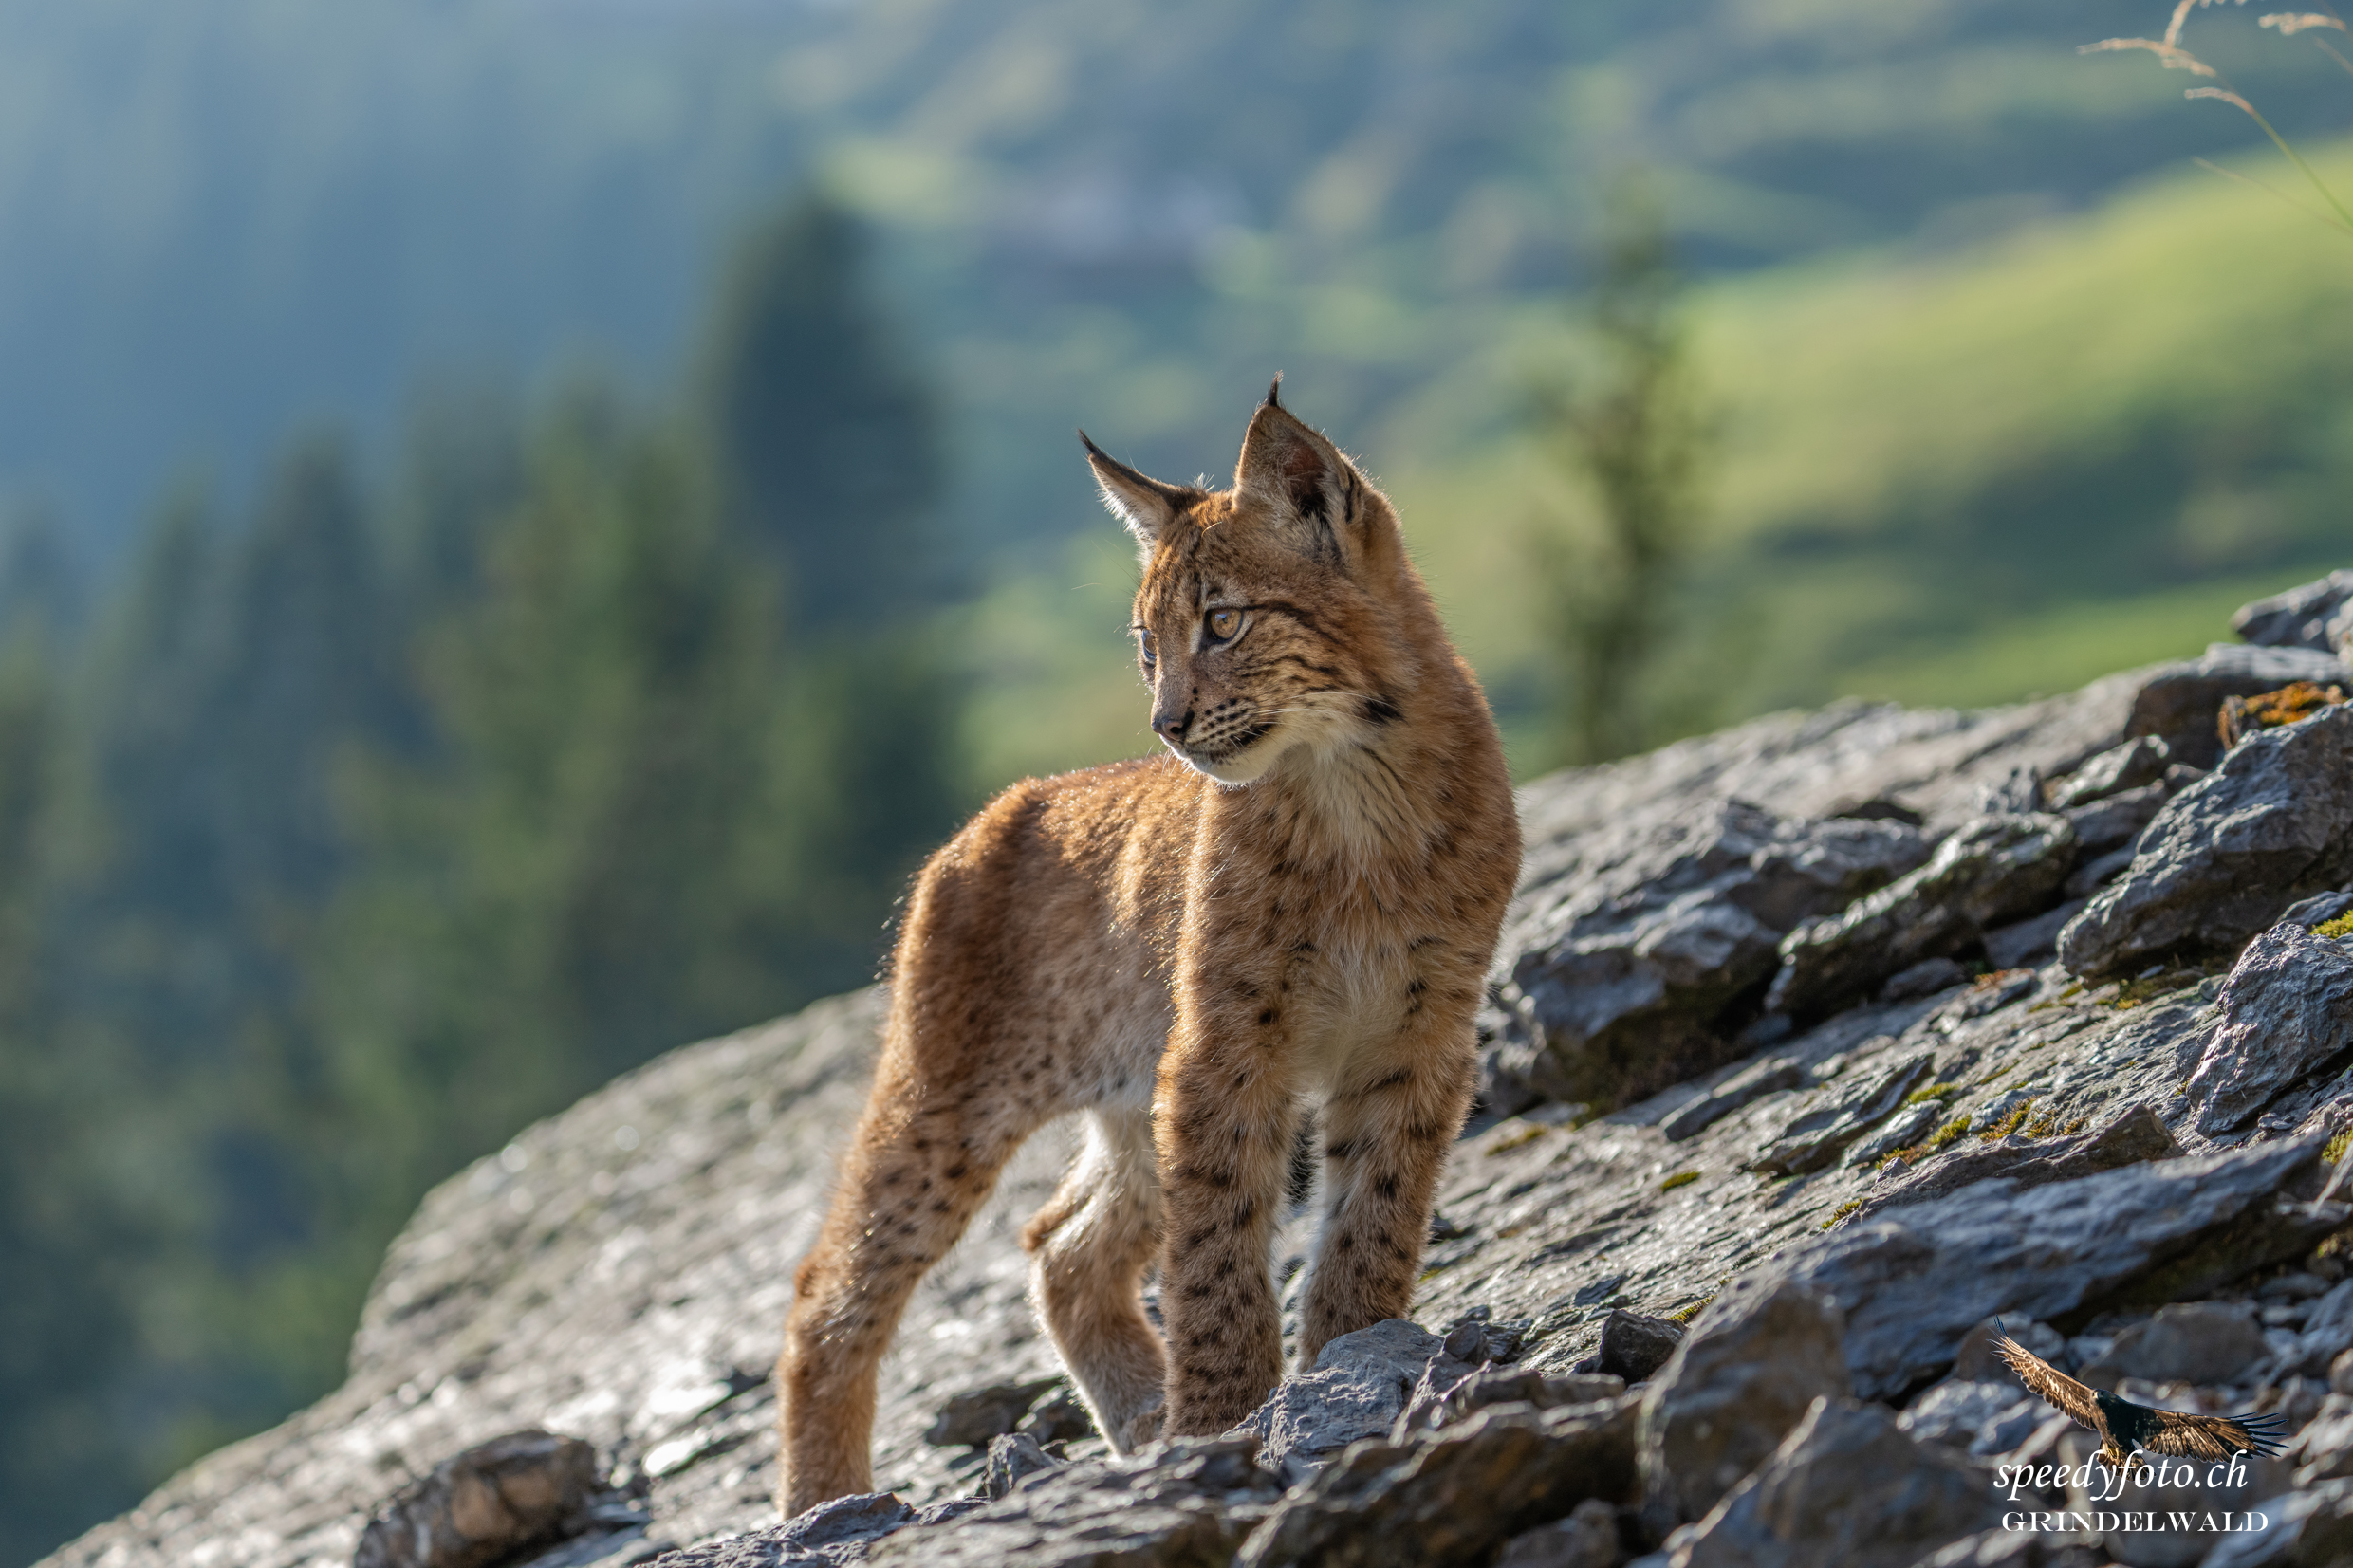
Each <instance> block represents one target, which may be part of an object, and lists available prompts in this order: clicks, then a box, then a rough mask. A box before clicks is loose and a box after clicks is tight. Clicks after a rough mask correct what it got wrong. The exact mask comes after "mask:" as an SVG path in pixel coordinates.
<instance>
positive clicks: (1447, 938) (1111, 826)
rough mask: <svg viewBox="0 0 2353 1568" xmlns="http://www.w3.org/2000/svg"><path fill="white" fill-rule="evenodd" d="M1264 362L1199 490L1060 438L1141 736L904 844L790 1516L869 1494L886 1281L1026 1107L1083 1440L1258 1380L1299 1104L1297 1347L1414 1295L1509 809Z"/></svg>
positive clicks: (831, 1250)
mask: <svg viewBox="0 0 2353 1568" xmlns="http://www.w3.org/2000/svg"><path fill="white" fill-rule="evenodd" d="M1279 391H1280V383H1279V381H1278V383H1277V386H1276V389H1275V390H1274V391H1269V393H1268V395H1267V398H1266V401H1265V402H1264V403H1263V404H1262V405H1261V406H1260V407H1259V409H1258V410H1257V412H1256V414H1255V415H1253V416H1252V418H1251V423H1250V429H1249V432H1248V434H1246V435H1245V437H1244V439H1243V443H1242V453H1241V460H1240V462H1239V464H1238V465H1237V467H1236V469H1235V472H1234V480H1233V488H1232V489H1230V490H1219V491H1211V490H1206V489H1199V488H1195V487H1191V486H1182V485H1170V484H1163V483H1161V482H1160V481H1158V480H1155V479H1148V478H1146V477H1145V476H1144V475H1142V474H1140V473H1139V472H1137V471H1136V470H1133V469H1130V468H1127V467H1125V466H1124V465H1122V464H1120V463H1117V462H1114V461H1113V460H1112V459H1111V458H1109V457H1107V456H1105V455H1104V454H1103V453H1102V451H1101V450H1100V449H1098V448H1097V447H1096V446H1095V444H1094V443H1093V442H1092V441H1087V442H1086V451H1087V458H1088V461H1089V463H1090V464H1091V465H1092V467H1093V470H1094V473H1095V478H1096V480H1097V482H1098V484H1099V485H1100V486H1101V488H1102V496H1103V500H1104V502H1105V504H1106V505H1107V506H1108V507H1110V509H1111V510H1112V511H1113V512H1114V513H1115V514H1116V515H1117V516H1118V517H1119V518H1120V519H1121V521H1123V522H1124V523H1125V524H1126V525H1127V527H1128V529H1129V530H1130V531H1131V532H1132V533H1133V534H1134V535H1135V537H1136V540H1137V543H1138V544H1139V546H1140V548H1141V553H1142V557H1143V582H1142V586H1141V588H1140V589H1139V591H1138V593H1137V595H1136V605H1135V621H1136V623H1135V627H1134V631H1135V634H1136V637H1137V655H1138V658H1139V663H1140V664H1141V667H1142V671H1143V676H1144V679H1145V681H1146V682H1147V683H1148V684H1149V685H1150V687H1151V689H1152V729H1153V730H1154V732H1155V733H1156V734H1158V736H1159V738H1160V740H1161V741H1162V742H1163V743H1165V745H1166V747H1167V750H1168V752H1169V753H1171V754H1170V755H1165V756H1155V757H1153V758H1151V759H1149V760H1139V761H1134V762H1126V763H1117V764H1113V765H1111V766H1106V767H1097V768H1090V769H1088V770H1086V771H1084V772H1079V773H1068V774H1064V775H1062V776H1060V777H1058V778H1051V779H1043V780H1037V779H1033V780H1028V781H1025V782H1023V783H1021V784H1015V785H1014V786H1013V787H1011V788H1010V789H1009V790H1007V791H1006V792H1005V793H1004V794H1003V795H1001V796H999V797H998V798H997V799H996V801H995V802H992V803H991V805H989V806H988V807H987V809H985V810H983V811H982V812H981V813H980V815H979V816H977V817H975V818H973V821H971V822H970V823H968V824H967V825H966V826H965V828H964V829H963V831H962V832H960V833H958V834H957V835H956V836H955V837H954V839H951V840H950V841H949V843H948V845H947V846H946V847H945V848H943V849H941V850H940V851H939V852H938V853H937V854H936V855H935V856H934V857H933V858H932V859H931V861H930V863H929V864H928V865H926V866H925V867H924V868H923V871H922V873H921V875H920V876H918V877H917V880H916V883H915V887H914V890H913V892H912V893H911V894H910V895H909V897H908V901H907V905H906V908H905V912H904V915H903V919H902V923H901V927H900V934H899V945H898V950H897V952H896V955H895V957H894V959H893V968H892V970H891V1005H890V1014H889V1022H888V1024H886V1025H885V1027H884V1031H883V1041H882V1050H881V1058H880V1063H879V1064H878V1066H877V1069H876V1072H875V1079H874V1086H873V1089H872V1091H871V1094H870V1097H869V1098H868V1100H867V1102H866V1108H865V1112H864V1115H863V1116H862V1119H861V1120H860V1122H859V1124H858V1127H857V1130H856V1132H855V1134H853V1136H852V1139H851V1142H850V1145H849V1148H848V1150H847V1152H846V1153H844V1155H843V1161H842V1169H841V1178H840V1185H839V1188H838V1190H836V1192H835V1195H834V1198H833V1204H832V1208H831V1209H830V1211H829V1212H828V1214H827V1216H826V1218H825V1221H824V1227H823V1229H822V1230H821V1232H820V1234H819V1237H818V1240H817V1243H816V1245H815V1247H814V1249H813V1250H812V1251H811V1252H810V1253H809V1255H808V1257H807V1258H806V1260H804V1261H803V1263H802V1264H801V1266H800V1270H799V1272H798V1273H797V1274H796V1275H795V1277H794V1290H795V1296H794V1300H793V1303H792V1307H791V1310H790V1312H789V1314H788V1316H787V1320H786V1324H785V1348H784V1354H783V1356H781V1358H780V1359H779V1360H778V1363H777V1370H776V1386H777V1390H778V1394H779V1407H780V1414H779V1422H780V1426H781V1428H782V1436H783V1463H782V1469H781V1474H780V1476H779V1480H778V1490H777V1501H778V1503H779V1505H780V1506H781V1507H782V1508H783V1510H784V1511H785V1513H786V1514H787V1515H790V1514H794V1513H798V1512H800V1511H802V1510H804V1509H806V1508H809V1507H812V1506H814V1505H816V1504H817V1503H823V1502H824V1501H826V1500H827V1499H830V1498H834V1497H839V1496H843V1495H845V1494H848V1493H854V1492H862V1491H865V1490H867V1489H869V1487H870V1486H871V1485H872V1479H871V1460H870V1454H869V1444H870V1441H871V1437H872V1429H873V1422H874V1404H875V1375H876V1367H877V1364H878V1362H879V1361H880V1358H881V1356H882V1354H883V1352H884V1350H885V1349H886V1348H887V1347H888V1345H889V1343H890V1339H891V1336H892V1334H893V1332H894V1331H895V1330H896V1328H897V1326H898V1323H899V1315H900V1313H901V1311H902V1310H903V1308H904V1307H905V1304H906V1301H907V1297H908V1294H909V1292H910V1291H912V1290H913V1289H914V1287H915V1285H916V1282H917V1281H918V1280H919V1279H920V1278H921V1277H922V1275H923V1273H924V1271H925V1270H926V1269H928V1268H930V1267H931V1266H932V1264H934V1263H936V1261H937V1260H938V1259H939V1258H940V1256H941V1255H942V1254H943V1253H945V1252H946V1251H947V1250H948V1248H949V1247H950V1246H952V1245H954V1243H955V1241H956V1239H957V1237H958V1236H959V1235H960V1234H961V1233H962V1232H963V1230H964V1227H965V1226H966V1224H967V1222H969V1221H970V1220H971V1219H972V1217H973V1212H974V1210H976V1209H977V1208H979V1207H980V1205H981V1203H982V1201H983V1200H984V1199H985V1198H986V1197H987V1196H988V1194H989V1191H990V1190H991V1187H992V1186H993V1184H994V1182H995V1180H996V1176H997V1173H998V1171H1000V1170H1001V1169H1002V1168H1003V1167H1004V1165H1005V1162H1006V1160H1007V1159H1008V1158H1009V1157H1010V1155H1011V1154H1012V1153H1013V1151H1014V1150H1015V1149H1016V1148H1017V1147H1019V1145H1020V1144H1021V1142H1022V1141H1023V1140H1024V1139H1025V1138H1027V1137H1028V1136H1029V1134H1031V1133H1033V1132H1035V1131H1036V1130H1037V1129H1038V1128H1040V1127H1042V1126H1044V1125H1045V1124H1046V1123H1047V1122H1048V1121H1050V1120H1053V1119H1055V1118H1056V1117H1059V1116H1065V1115H1067V1114H1070V1113H1079V1114H1080V1115H1082V1116H1084V1120H1085V1142H1084V1150H1083V1152H1082V1153H1080V1155H1079V1157H1078V1159H1077V1161H1076V1163H1075V1164H1074V1165H1073V1166H1072V1168H1071V1169H1070V1171H1069V1173H1068V1175H1067V1176H1066V1177H1065V1179H1064V1181H1063V1183H1062V1185H1061V1187H1060V1189H1059V1190H1057V1191H1056V1192H1055V1194H1054V1196H1053V1198H1052V1199H1051V1200H1050V1201H1049V1202H1048V1203H1047V1205H1046V1207H1045V1208H1042V1209H1040V1210H1039V1211H1038V1213H1037V1214H1036V1216H1035V1217H1034V1218H1032V1219H1031V1220H1030V1221H1029V1223H1028V1227H1026V1229H1025V1230H1024V1232H1023V1236H1022V1245H1023V1246H1024V1247H1026V1248H1027V1249H1028V1251H1029V1253H1030V1254H1031V1257H1032V1275H1031V1280H1032V1289H1031V1295H1032V1300H1033V1302H1034V1304H1035V1306H1036V1309H1037V1312H1038V1315H1039V1317H1040V1319H1042V1320H1043V1322H1044V1324H1045V1326H1046V1329H1047V1333H1048V1335H1050V1336H1051V1337H1052V1339H1053V1342H1054V1345H1055V1347H1056V1349H1057V1350H1059V1351H1060V1353H1061V1355H1062V1358H1063V1361H1064V1364H1065V1366H1066V1367H1067V1368H1068V1369H1069V1373H1070V1376H1071V1378H1072V1380H1073V1381H1074V1382H1075V1383H1076V1385H1077V1387H1078V1390H1079V1393H1080V1394H1081V1396H1082V1397H1083V1398H1084V1400H1085V1402H1086V1405H1087V1408H1088V1409H1089V1410H1090V1411H1092V1413H1093V1415H1094V1418H1095V1423H1096V1426H1097V1427H1098V1429H1099V1430H1101V1431H1102V1435H1103V1436H1104V1437H1105V1438H1106V1439H1108V1440H1109V1442H1110V1444H1111V1447H1112V1448H1114V1449H1115V1450H1117V1451H1119V1452H1121V1453H1124V1452H1127V1451H1130V1450H1131V1449H1133V1448H1136V1447H1137V1446H1138V1445H1139V1444H1142V1443H1145V1442H1148V1441H1150V1440H1151V1439H1153V1438H1155V1437H1156V1436H1159V1435H1162V1434H1167V1435H1181V1434H1201V1433H1214V1432H1219V1431H1223V1430H1226V1429H1228V1428H1229V1427H1231V1426H1232V1425H1233V1424H1234V1423H1235V1422H1237V1421H1239V1420H1241V1419H1242V1418H1243V1417H1244V1416H1246V1415H1248V1414H1249V1413H1250V1412H1251V1410H1252V1409H1254V1408H1255V1407H1256V1406H1257V1405H1258V1404H1259V1403H1260V1402H1261V1401H1262V1400H1263V1399H1264V1398H1265V1397H1266V1395H1267V1394H1268V1393H1269V1391H1270V1390H1271V1389H1272V1388H1273V1387H1274V1385H1275V1384H1276V1383H1277V1382H1279V1381H1280V1380H1281V1377H1282V1373H1283V1346H1282V1317H1281V1313H1280V1310H1279V1308H1278V1305H1277V1301H1276V1297H1275V1293H1274V1286H1273V1282H1272V1280H1271V1278H1270V1277H1269V1249H1270V1244H1271V1241H1272V1237H1273V1232H1274V1227H1275V1226H1276V1223H1277V1221H1278V1220H1279V1219H1280V1218H1281V1210H1282V1208H1283V1205H1284V1202H1285V1198H1286V1192H1287V1188H1288V1180H1287V1178H1288V1173H1289V1169H1290V1166H1291V1163H1292V1161H1291V1155H1292V1150H1293V1144H1294V1139H1295V1137H1296V1136H1297V1134H1298V1132H1299V1129H1300V1128H1301V1127H1302V1125H1303V1124H1302V1117H1303V1116H1307V1115H1311V1114H1313V1108H1314V1107H1317V1106H1320V1108H1321V1110H1320V1115H1321V1132H1320V1136H1321V1138H1322V1140H1323V1143H1324V1147H1323V1150H1322V1153H1323V1156H1324V1171H1323V1183H1322V1198H1321V1200H1320V1201H1321V1203H1322V1205H1323V1217H1322V1220H1321V1227H1320V1231H1319V1237H1318V1242H1317V1245H1316V1254H1317V1255H1316V1259H1315V1262H1314V1264H1313V1265H1312V1272H1311V1274H1310V1276H1309V1279H1308V1281H1307V1284H1306V1297H1305V1300H1304V1303H1303V1315H1302V1321H1301V1335H1300V1343H1299V1358H1300V1362H1301V1364H1302V1365H1303V1366H1304V1365H1312V1364H1313V1362H1314V1360H1315V1356H1316V1353H1317V1352H1318V1351H1319V1350H1320V1349H1322V1347H1323V1346H1324V1345H1325V1342H1326V1341H1328V1340H1330V1339H1332V1338H1334V1337H1337V1336H1339V1335H1343V1334H1346V1333H1349V1332H1350V1331H1352V1330H1355V1329H1360V1328H1363V1327H1365V1326H1366V1325H1368V1324H1371V1323H1375V1322H1378V1321H1380V1319H1384V1318H1393V1317H1398V1316H1400V1315H1402V1314H1404V1313H1405V1312H1406V1311H1407V1310H1408V1308H1409V1307H1410V1305H1411V1302H1412V1299H1413V1293H1414V1285H1415V1282H1416V1278H1417V1273H1418V1271H1419V1266H1420V1259H1421V1250H1422V1245H1423V1241H1424V1238H1425V1235H1426V1232H1427V1230H1428V1227H1429V1223H1430V1210H1431V1205H1432V1202H1433V1198H1434V1194H1435V1190H1436V1183H1437V1179H1438V1175H1439V1171H1440V1167H1441V1166H1442V1165H1443V1163H1444V1161H1445V1158H1446V1153H1447V1151H1448V1149H1449V1147H1450V1146H1451V1144H1452V1142H1453V1140H1454V1137H1455V1135H1456V1134H1457V1133H1458V1132H1459V1130H1460V1128H1461V1126H1462V1121H1463V1116H1464V1114H1465V1112H1466V1111H1467V1109H1468V1107H1469V1104H1470V1100H1471V1095H1472V1088H1473V1032H1472V1016H1473V1010H1474V1009H1475V1008H1476V1007H1477V1005H1478V1002H1479V998H1480V994H1481V987H1482V985H1483V982H1484V978H1485V975H1486V972H1487V968H1488V963H1489V960H1490V958H1491V955H1492V952H1493V950H1494V946H1495V940H1496V933H1497V930H1498V928H1499V926H1500V924H1501V922H1502V918H1503V912H1504V905H1505V903H1506V901H1507V900H1508V899H1509V897H1510V894H1511V889H1512V884H1513V880H1514V878H1515V876H1516V875H1517V871H1518V866H1519V854H1520V839H1519V822H1518V820H1517V817H1516V816H1515V814H1514V811H1513V806H1512V800H1511V790H1510V781H1509V778H1508V777H1507V775H1506V773H1505V769H1504V757H1503V747H1502V745H1501V743H1500V741H1499V740H1498V739H1497V736H1496V733H1495V727H1494V723H1493V721H1492V720H1491V718H1490V717H1489V714H1488V710H1487V704H1486V700H1485V698H1484V696H1483V695H1482V693H1481V692H1480V690H1479V686H1478V682H1477V680H1476V679H1475V677H1473V674H1472V673H1471V670H1470V668H1469V666H1467V665H1466V664H1465V663H1464V662H1463V661H1462V659H1461V658H1460V657H1459V656H1457V655H1456V654H1455V653H1454V649H1453V647H1452V646H1451V645H1450V644H1449V643H1448V641H1447V639H1446V634H1445V631H1444V629H1443V628H1442V627H1441V626H1440V625H1439V622H1438V617H1437V612H1436V607H1435V606H1434V605H1433V604H1432V602H1431V600H1430V596H1429V593H1428V591H1427V590H1426V589H1425V588H1424V587H1423V586H1422V582H1421V579H1420V576H1419V574H1418V573H1417V572H1416V570H1415V569H1414V566H1413V564H1412V563H1410V562H1409V561H1408V560H1407V559H1406V554H1405V547H1404V541H1403V538H1402V535H1401V534H1400V532H1399V525H1398V519H1397V514H1396V512H1395V511H1394V510H1393V509H1392V508H1391V507H1390V504H1389V502H1388V500H1387V498H1386V497H1384V496H1383V495H1381V493H1380V491H1379V490H1377V489H1374V488H1373V487H1372V486H1371V485H1370V484H1369V483H1368V482H1367V481H1366V480H1365V478H1364V475H1363V474H1362V472H1360V471H1359V470H1358V469H1357V468H1356V466H1355V465H1354V464H1353V463H1351V462H1350V461H1349V460H1348V459H1347V458H1346V457H1345V456H1343V455H1342V453H1341V452H1340V451H1339V450H1338V449H1337V448H1335V447H1334V446H1333V445H1332V444H1331V442H1329V441H1328V440H1326V439H1325V437H1324V436H1322V435H1321V434H1317V433H1316V432H1315V431H1313V430H1311V429H1309V428H1308V427H1307V426H1306V425H1305V424H1303V423H1302V422H1301V421H1300V420H1298V419H1297V418H1295V417H1293V416H1292V415H1291V414H1290V413H1289V412H1288V410H1286V409H1284V408H1283V407H1282V406H1281V403H1280V402H1279V400H1278V398H1277V396H1276V394H1277V392H1279ZM1081 439H1082V440H1085V437H1084V433H1082V434H1081ZM1308 1125H1313V1124H1312V1123H1310V1124H1308ZM1156 1263H1157V1264H1158V1268H1159V1308H1160V1315H1161V1321H1162V1323H1163V1325H1164V1327H1165V1329H1166V1348H1165V1350H1163V1346H1162V1340H1161V1337H1160V1336H1159V1335H1157V1334H1156V1333H1155V1332H1154V1331H1153V1327H1152V1324H1151V1321H1150V1320H1149V1319H1148V1318H1147V1317H1146V1316H1145V1311H1144V1304H1143V1297H1142V1289H1143V1284H1144V1281H1145V1277H1146V1273H1147V1271H1148V1270H1150V1269H1151V1268H1152V1267H1153V1266H1154V1264H1156Z"/></svg>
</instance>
